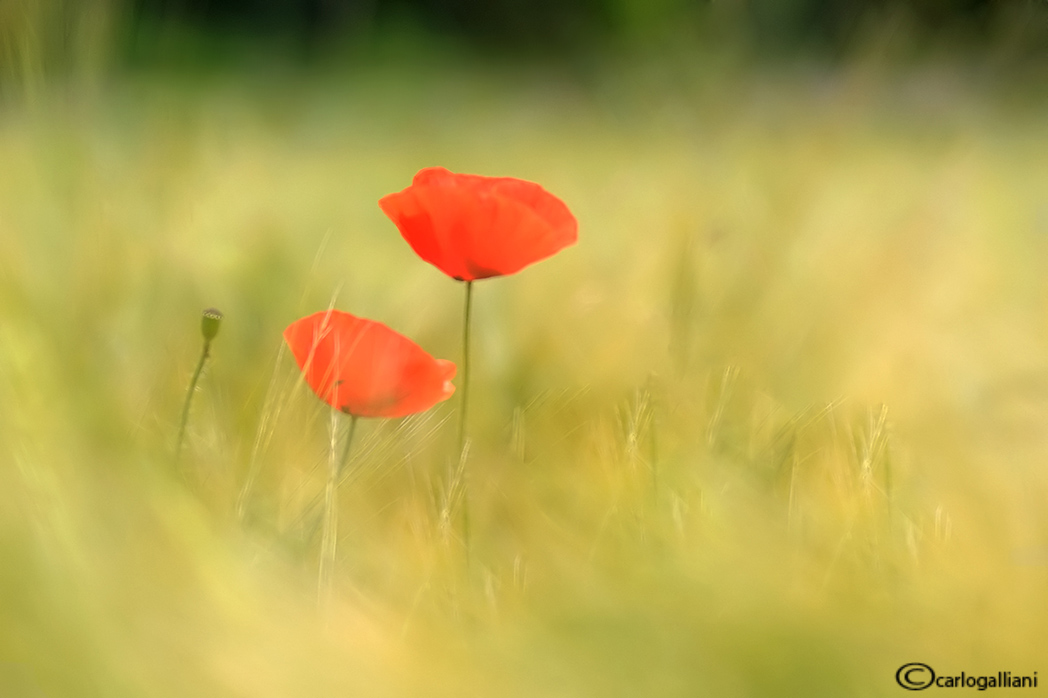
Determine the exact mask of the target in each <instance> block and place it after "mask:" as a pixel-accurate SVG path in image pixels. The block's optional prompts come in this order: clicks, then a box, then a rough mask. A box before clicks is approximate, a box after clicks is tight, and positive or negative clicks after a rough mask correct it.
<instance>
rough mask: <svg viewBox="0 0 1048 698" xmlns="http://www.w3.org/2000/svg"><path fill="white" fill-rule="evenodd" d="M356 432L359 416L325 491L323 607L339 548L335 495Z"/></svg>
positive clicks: (320, 599) (320, 579)
mask: <svg viewBox="0 0 1048 698" xmlns="http://www.w3.org/2000/svg"><path fill="white" fill-rule="evenodd" d="M356 431H357V416H356V415H351V416H350V420H349V432H348V433H347V434H346V445H345V447H344V448H343V450H342V458H340V459H339V460H337V461H336V460H332V461H331V464H330V466H329V468H328V481H327V487H326V488H325V489H324V532H323V535H322V537H321V541H320V570H319V573H318V575H317V601H318V603H320V604H321V605H324V604H325V603H327V601H328V600H329V599H330V598H331V586H332V584H331V582H332V580H333V579H334V569H335V552H336V550H337V548H338V507H337V506H335V493H336V489H337V487H338V482H339V479H340V478H341V476H342V471H343V470H344V469H345V467H346V463H348V462H349V454H350V453H351V452H352V449H353V435H354V434H355V433H356Z"/></svg>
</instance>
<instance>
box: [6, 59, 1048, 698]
mask: <svg viewBox="0 0 1048 698" xmlns="http://www.w3.org/2000/svg"><path fill="white" fill-rule="evenodd" d="M715 68H716V66H714V67H713V68H710V69H709V70H704V69H702V68H701V66H699V67H695V66H690V67H688V68H687V69H685V68H684V67H682V65H680V64H678V65H677V66H676V67H675V68H674V67H666V66H664V67H661V68H651V69H623V70H621V71H617V70H610V69H609V70H604V71H597V70H589V71H588V72H586V73H585V74H580V75H575V76H574V77H571V78H565V77H563V76H557V75H556V74H554V73H543V74H539V73H528V72H524V71H518V72H513V71H511V70H509V69H506V70H504V71H503V72H500V71H498V70H491V71H488V72H482V71H466V70H460V69H454V68H446V69H442V68H438V67H433V66H426V65H424V64H420V65H418V66H414V67H411V66H401V67H399V68H382V67H372V68H369V69H359V70H355V71H346V72H345V73H338V72H330V73H328V74H325V75H322V76H313V77H308V76H307V77H308V79H306V78H303V76H295V75H287V74H285V75H277V76H265V75H255V76H251V77H250V79H247V78H245V77H243V76H241V77H239V78H238V77H218V78H216V77H210V78H207V79H205V80H202V81H200V82H199V83H194V82H193V81H192V80H188V79H186V78H179V77H177V76H170V75H168V76H166V77H149V76H137V77H133V78H132V77H129V78H125V79H124V80H122V81H117V82H115V83H113V84H110V85H109V86H107V87H104V88H99V89H97V90H93V91H91V92H87V93H77V92H76V91H75V90H55V91H54V92H53V93H39V92H38V93H36V94H35V95H34V96H33V98H32V99H31V100H29V101H28V102H25V103H21V104H18V105H10V104H9V105H8V107H6V108H5V111H4V112H3V113H2V115H0V502H2V506H0V695H3V696H18V697H26V698H30V697H36V696H105V697H110V696H117V697H120V696H171V697H176V696H177V697H185V696H251V697H252V698H256V697H269V696H272V697H274V698H276V697H286V696H429V695H432V696H445V695H446V696H529V697H530V696H631V697H632V696H701V695H706V696H718V697H720V696H723V697H731V696H771V695H805V696H845V695H856V696H875V695H891V694H895V693H896V692H898V691H900V690H902V689H900V688H899V687H898V686H897V685H896V684H895V679H894V674H895V670H896V669H897V668H898V667H899V666H900V665H902V664H903V663H905V662H910V661H925V662H928V663H929V664H931V665H933V666H934V667H935V668H936V669H937V670H939V671H940V672H941V673H959V672H960V671H962V670H964V671H966V672H968V673H969V674H995V673H996V672H997V671H999V670H1000V671H1011V672H1013V673H1017V674H1021V673H1032V672H1034V671H1036V670H1045V669H1046V668H1048V667H1046V666H1045V665H1044V664H1043V662H1044V657H1045V656H1046V655H1045V649H1046V648H1048V643H1046V640H1048V630H1046V628H1048V624H1046V621H1048V615H1046V612H1045V611H1044V608H1045V595H1046V589H1048V587H1046V583H1048V515H1046V513H1045V511H1046V509H1045V501H1046V499H1045V498H1046V495H1048V483H1046V477H1048V472H1046V470H1045V462H1046V460H1045V457H1046V456H1048V441H1046V438H1045V435H1046V434H1048V428H1046V427H1048V323H1046V318H1048V313H1046V304H1048V284H1046V283H1045V281H1044V279H1045V278H1046V275H1045V273H1044V272H1045V259H1046V255H1045V253H1046V252H1048V199H1045V194H1044V192H1045V191H1046V190H1048V167H1046V166H1048V124H1046V122H1045V121H1044V119H1043V107H1044V104H1043V103H1039V104H1038V103H1031V102H1029V101H1025V102H1024V101H1023V100H1020V99H1016V98H1015V96H1014V95H1012V96H1011V97H1009V96H1007V95H1003V94H1000V93H998V94H992V93H989V92H987V91H985V90H980V89H979V88H977V87H973V86H972V85H971V84H969V82H968V81H967V80H966V79H965V75H966V73H965V72H964V71H963V70H961V69H955V70H951V69H949V67H939V68H936V69H924V70H909V71H888V70H884V71H881V70H876V69H871V68H870V67H869V66H862V65H858V66H856V67H853V68H839V69H834V70H809V71H799V72H797V73H794V74H786V73H781V74H777V75H767V74H766V75H761V74H757V73H748V72H746V71H745V70H740V69H737V68H736V69H726V70H727V72H723V73H720V74H718V69H715ZM428 165H443V166H446V167H449V168H451V169H453V170H458V171H467V172H477V173H483V174H499V175H514V176H519V177H524V178H528V179H533V180H535V181H538V182H541V183H542V184H543V185H545V186H546V187H547V188H548V189H549V190H551V191H553V192H555V193H556V194H558V195H559V196H561V197H562V198H563V199H564V200H565V201H566V202H568V204H569V205H570V206H571V208H572V209H573V210H574V212H575V213H576V214H577V216H578V218H579V222H580V238H579V244H578V245H577V246H576V247H574V248H571V249H568V250H565V251H564V252H562V253H561V254H558V255H557V256H555V257H554V258H552V259H550V260H548V261H544V262H542V263H540V264H537V265H535V266H534V267H531V268H528V269H526V270H524V271H523V272H521V273H520V274H518V275H515V276H513V277H509V278H504V279H493V280H488V281H483V282H480V283H478V284H477V286H476V288H475V291H476V295H475V306H474V310H475V317H474V321H475V326H474V339H475V345H474V355H473V356H474V361H475V363H474V368H473V371H474V373H473V385H472V389H473V394H472V396H471V401H472V407H471V412H472V414H471V425H470V433H471V436H472V448H471V452H470V458H469V462H468V479H469V496H470V502H471V504H470V511H471V519H472V536H471V544H472V551H471V555H470V559H471V562H470V564H469V565H468V566H467V565H466V555H465V552H464V550H463V546H462V543H461V540H460V530H459V528H458V518H457V516H456V514H457V510H455V509H454V505H455V503H456V501H457V500H456V499H455V498H454V497H450V498H449V497H448V496H447V492H448V490H449V482H450V481H452V480H453V479H454V474H453V469H452V468H451V463H452V462H453V458H452V457H451V452H452V451H453V449H454V440H455V426H456V413H455V410H456V407H457V401H456V400H454V399H453V400H451V401H449V402H447V403H444V404H441V405H439V406H438V407H436V408H435V409H433V410H432V411H430V412H429V413H426V414H424V415H420V416H417V417H413V418H409V419H406V420H403V421H400V422H377V421H365V422H363V423H362V424H361V425H360V429H359V433H358V447H357V449H356V455H355V457H354V459H353V462H352V464H351V466H350V472H349V475H348V476H347V478H346V480H345V481H344V482H343V483H342V487H341V490H340V495H339V506H340V513H339V517H340V537H339V545H338V565H337V576H336V580H335V586H336V597H335V600H334V602H333V604H332V605H331V607H330V608H328V609H327V610H326V611H325V612H324V613H319V614H318V610H317V605H316V575H317V561H318V548H319V539H320V533H319V529H318V524H319V512H318V510H317V509H316V503H317V502H318V501H319V497H320V494H321V492H322V490H323V486H324V478H325V466H326V463H327V459H328V458H329V457H330V454H331V452H332V449H333V448H337V447H333V446H332V435H333V434H335V435H336V436H337V435H340V434H341V433H342V430H344V428H345V426H346V425H345V420H344V419H342V418H341V415H336V417H338V418H337V419H334V420H333V419H332V414H331V411H330V410H329V409H328V408H326V406H325V405H323V404H322V403H321V402H320V401H319V400H317V399H316V398H315V397H314V396H313V395H312V394H311V393H310V392H309V390H308V388H306V387H305V386H303V385H302V384H301V383H300V381H299V380H298V374H297V371H296V369H295V366H294V362H293V360H292V359H291V357H290V356H289V355H288V354H287V352H286V351H285V350H284V349H283V348H282V340H281V332H282V330H283V328H284V327H285V326H286V325H287V324H288V323H290V322H291V321H292V320H294V319H296V318H298V317H300V316H302V315H305V314H307V313H311V312H314V311H317V310H320V309H323V308H326V307H329V306H331V305H332V304H333V305H334V307H337V308H340V309H343V310H346V311H349V312H352V313H354V314H358V315H362V316H366V317H369V318H373V319H377V320H380V321H382V322H385V323H386V324H388V325H390V326H391V327H393V328H395V329H397V330H398V331H401V332H403V333H405V334H407V335H409V336H411V337H413V338H414V339H416V340H417V341H418V342H419V343H420V344H421V345H422V346H423V347H424V348H426V349H427V350H428V351H429V352H430V353H432V354H433V355H435V356H437V357H441V358H450V359H453V360H456V361H457V360H458V358H459V355H460V346H459V338H460V336H461V335H460V332H461V316H460V313H461V303H462V290H463V289H462V286H461V285H460V284H457V283H455V282H453V281H451V280H449V279H447V278H445V277H443V276H442V275H441V274H440V272H438V271H437V270H436V269H434V268H432V267H430V266H429V265H427V264H425V263H423V262H421V261H420V260H418V259H417V258H416V257H415V256H414V254H413V253H412V252H411V250H410V248H409V247H408V246H407V245H406V244H405V243H404V242H403V241H402V240H401V238H400V236H399V235H398V234H397V231H396V229H395V228H394V226H393V225H392V224H391V223H390V222H389V221H388V220H387V219H386V218H385V217H384V216H383V215H382V213H381V211H380V210H379V208H378V206H377V203H376V202H377V200H378V198H379V197H381V196H382V195H384V194H386V193H389V192H391V191H395V190H398V189H400V188H403V187H404V186H406V185H407V184H408V183H409V182H410V178H411V176H412V175H413V174H414V172H415V171H416V170H417V169H419V168H421V167H423V166H428ZM208 306H215V307H218V308H220V309H221V310H222V311H223V312H224V313H225V320H224V321H223V326H222V330H221V332H220V334H219V335H218V337H217V339H216V340H215V342H214V343H213V345H212V358H211V360H210V362H209V363H208V366H207V368H206V371H205V374H204V377H203V379H202V381H201V383H200V386H199V392H198V394H197V395H196V397H195V400H194V404H193V409H192V413H191V415H190V420H189V428H188V432H187V442H186V446H185V449H184V451H183V454H182V458H181V461H180V462H179V463H178V464H177V466H176V465H175V464H174V463H173V462H172V457H171V456H172V452H173V449H174V446H175V444H174V441H175V436H176V432H177V427H178V420H179V413H180V409H181V405H182V400H183V398H184V391H185V389H186V385H187V383H188V380H189V378H190V374H191V373H192V370H193V368H194V365H195V362H196V360H197V357H198V352H199V348H200V341H201V338H200V336H199V313H200V311H201V310H202V309H203V308H205V307H208ZM449 501H450V505H451V508H450V509H449Z"/></svg>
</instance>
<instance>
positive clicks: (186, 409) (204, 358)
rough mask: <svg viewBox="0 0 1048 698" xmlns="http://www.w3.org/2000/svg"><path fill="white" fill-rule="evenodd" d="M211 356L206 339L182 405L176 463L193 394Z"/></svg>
mask: <svg viewBox="0 0 1048 698" xmlns="http://www.w3.org/2000/svg"><path fill="white" fill-rule="evenodd" d="M209 356H211V340H210V339H206V338H205V339H204V349H203V351H201V352H200V360H199V361H197V365H196V370H195V371H193V380H191V381H189V392H187V393H186V402H185V404H184V405H182V419H181V421H180V422H179V424H178V441H177V442H176V443H175V463H178V461H179V459H180V458H181V457H182V444H183V443H184V442H185V438H186V424H187V423H188V422H189V406H190V405H191V404H192V403H193V393H195V392H196V386H197V382H198V381H199V380H200V374H201V372H203V370H204V364H205V363H206V362H207V359H208V357H209Z"/></svg>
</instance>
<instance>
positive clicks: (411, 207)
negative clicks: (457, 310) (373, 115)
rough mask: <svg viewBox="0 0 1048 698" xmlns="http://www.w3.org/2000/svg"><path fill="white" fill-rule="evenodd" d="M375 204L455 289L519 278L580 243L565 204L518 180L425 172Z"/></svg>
mask: <svg viewBox="0 0 1048 698" xmlns="http://www.w3.org/2000/svg"><path fill="white" fill-rule="evenodd" d="M378 203H379V206H380V207H381V208H382V210H383V211H384V212H385V214H386V215H387V216H389V218H390V220H392V221H393V223H394V224H396V226H397V228H399V229H400V234H401V235H402V236H403V237H404V239H405V240H406V241H407V243H408V244H409V245H411V248H412V249H413V250H415V253H416V254H418V256H419V257H421V258H422V259H424V260H426V261H427V262H429V263H430V264H432V265H433V266H435V267H437V268H438V269H440V270H441V271H442V272H444V273H445V274H447V275H448V276H450V277H451V278H453V279H456V280H458V281H477V280H479V279H486V278H489V277H492V276H505V275H506V274H514V273H516V272H518V271H520V270H521V269H523V268H524V267H526V266H528V265H529V264H533V263H535V262H538V261H539V260H542V259H545V258H547V257H550V256H552V255H554V254H556V253H557V252H559V251H560V250H561V249H563V248H565V247H567V246H568V245H573V244H575V241H576V240H577V239H578V222H577V221H576V220H575V216H573V215H572V214H571V211H569V210H568V207H567V206H566V205H565V204H564V202H563V201H561V200H560V199H558V198H557V197H556V196H554V195H553V194H550V193H549V192H548V191H546V190H545V189H543V188H542V187H541V186H539V185H538V184H536V183H534V182H529V181H526V180H523V179H516V178H514V177H482V176H479V175H470V174H456V173H454V172H450V171H448V170H446V169H444V168H443V167H427V168H425V169H423V170H420V171H419V173H418V174H416V175H415V178H414V180H412V182H411V186H410V187H408V188H407V189H404V190H403V191H400V192H397V193H395V194H389V195H388V196H385V197H383V198H382V199H381V200H379V202H378Z"/></svg>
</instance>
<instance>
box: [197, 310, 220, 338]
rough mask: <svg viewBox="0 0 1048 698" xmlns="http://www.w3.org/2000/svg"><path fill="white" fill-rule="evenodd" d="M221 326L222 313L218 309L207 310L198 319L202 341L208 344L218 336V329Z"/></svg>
mask: <svg viewBox="0 0 1048 698" xmlns="http://www.w3.org/2000/svg"><path fill="white" fill-rule="evenodd" d="M221 324H222V311H221V310H219V309H218V308H208V309H207V310H205V311H204V314H203V317H201V318H200V332H201V334H203V335H204V341H205V342H210V341H211V340H212V339H214V338H215V335H217V334H218V328H219V326H220V325H221Z"/></svg>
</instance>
